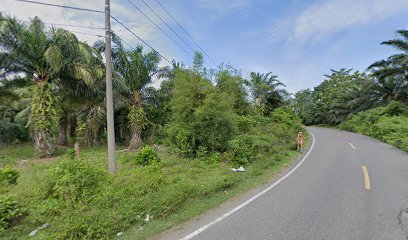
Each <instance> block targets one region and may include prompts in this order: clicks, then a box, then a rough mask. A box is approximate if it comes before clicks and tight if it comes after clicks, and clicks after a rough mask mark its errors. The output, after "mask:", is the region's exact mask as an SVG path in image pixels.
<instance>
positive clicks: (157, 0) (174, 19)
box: [155, 0, 218, 67]
mask: <svg viewBox="0 0 408 240" xmlns="http://www.w3.org/2000/svg"><path fill="white" fill-rule="evenodd" d="M155 1H156V2H157V3H158V4H159V5H160V6H161V7H162V8H163V10H164V11H165V12H166V13H167V14H168V15H169V16H170V17H171V18H172V19H173V21H174V22H175V23H176V24H177V25H178V26H179V27H180V28H181V29H182V30H183V32H184V33H185V34H186V35H187V36H188V37H189V38H190V39H191V40H192V41H193V42H194V43H195V44H196V45H197V47H198V48H199V49H200V50H201V51H202V52H203V53H204V54H205V55H206V56H207V58H208V59H210V61H211V62H212V63H213V64H214V65H215V66H217V67H218V65H217V64H216V63H215V62H214V61H213V60H212V59H211V57H210V56H209V55H208V54H207V53H206V52H205V51H204V50H203V49H202V48H201V47H200V45H199V44H198V43H197V41H196V40H194V39H193V37H191V35H190V34H188V33H187V31H186V30H185V29H184V28H183V26H181V24H180V23H179V22H178V21H177V20H176V18H175V17H173V15H172V14H171V13H170V12H169V11H168V10H167V9H166V7H164V6H163V5H162V4H161V3H160V1H159V0H155Z"/></svg>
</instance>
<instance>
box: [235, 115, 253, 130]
mask: <svg viewBox="0 0 408 240" xmlns="http://www.w3.org/2000/svg"><path fill="white" fill-rule="evenodd" d="M255 124H256V122H255V120H254V119H252V118H251V117H248V116H240V117H239V118H238V130H239V131H240V132H242V133H247V132H249V131H250V130H251V128H252V127H253V126H255Z"/></svg>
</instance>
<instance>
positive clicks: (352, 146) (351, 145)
mask: <svg viewBox="0 0 408 240" xmlns="http://www.w3.org/2000/svg"><path fill="white" fill-rule="evenodd" d="M349 145H350V147H351V148H352V149H354V150H355V149H356V147H354V145H353V144H352V143H350V142H349Z"/></svg>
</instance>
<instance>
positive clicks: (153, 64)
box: [122, 46, 162, 150]
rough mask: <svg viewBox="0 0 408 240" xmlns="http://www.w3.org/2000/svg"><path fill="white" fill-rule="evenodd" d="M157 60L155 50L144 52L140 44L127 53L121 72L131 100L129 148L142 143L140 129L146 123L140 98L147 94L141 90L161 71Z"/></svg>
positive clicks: (138, 146)
mask: <svg viewBox="0 0 408 240" xmlns="http://www.w3.org/2000/svg"><path fill="white" fill-rule="evenodd" d="M159 62H160V57H159V55H158V54H157V53H156V52H154V51H151V52H148V53H146V54H144V53H143V48H142V47H141V46H139V47H137V48H136V49H135V50H134V51H131V52H128V54H127V58H126V63H125V66H124V68H123V70H124V71H123V72H122V74H123V80H124V83H125V85H126V86H127V92H128V93H129V97H130V98H131V100H132V105H131V107H130V109H129V115H128V117H129V122H130V125H131V127H132V137H131V140H130V143H129V148H130V149H131V150H135V149H139V148H140V147H141V145H142V138H141V136H142V135H141V134H142V129H143V128H144V126H145V125H146V124H147V118H146V115H145V113H144V110H143V107H142V100H143V99H145V97H147V96H144V94H143V93H144V91H143V90H144V89H145V88H146V86H147V85H148V84H150V83H151V82H152V77H153V76H155V75H156V74H158V73H160V72H161V71H162V69H161V68H160V67H159Z"/></svg>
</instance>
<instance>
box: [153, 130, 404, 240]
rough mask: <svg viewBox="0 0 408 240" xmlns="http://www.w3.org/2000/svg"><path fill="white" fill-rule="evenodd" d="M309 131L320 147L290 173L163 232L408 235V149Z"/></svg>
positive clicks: (280, 237) (324, 239) (190, 235)
mask: <svg viewBox="0 0 408 240" xmlns="http://www.w3.org/2000/svg"><path fill="white" fill-rule="evenodd" d="M309 130H310V132H312V134H313V135H314V146H313V147H312V149H310V151H309V152H308V153H306V154H305V155H308V156H307V157H306V158H305V159H304V161H301V162H300V164H299V165H298V166H297V167H296V168H295V169H293V171H291V172H289V173H288V174H287V175H285V176H284V179H281V180H278V182H276V181H275V183H273V185H274V186H269V188H268V186H265V188H264V189H263V191H261V190H262V189H261V190H260V191H258V195H259V196H256V197H255V198H254V197H253V196H254V194H256V193H251V194H252V196H246V197H244V199H241V200H239V201H237V202H234V203H231V204H229V205H228V204H227V205H224V206H223V207H221V208H220V209H217V210H215V211H213V212H212V213H210V214H207V215H204V216H203V217H202V218H200V219H199V220H194V221H190V222H189V223H187V224H185V225H184V226H182V227H181V228H180V229H177V230H172V231H169V232H167V233H165V234H163V235H162V236H161V237H160V238H163V239H183V238H184V239H185V240H187V239H195V240H199V239H277V240H285V239H288V240H291V239H293V240H301V239H311V240H331V239H350V240H354V239H367V240H384V239H390V240H394V239H395V240H399V239H401V240H404V239H408V210H407V209H408V155H407V154H406V153H404V152H402V151H399V150H397V149H395V148H393V147H391V146H390V145H387V144H385V143H382V142H380V141H378V140H375V139H372V138H369V137H365V136H361V135H358V134H354V133H349V132H343V131H338V130H333V129H324V128H309ZM266 188H267V189H266Z"/></svg>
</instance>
